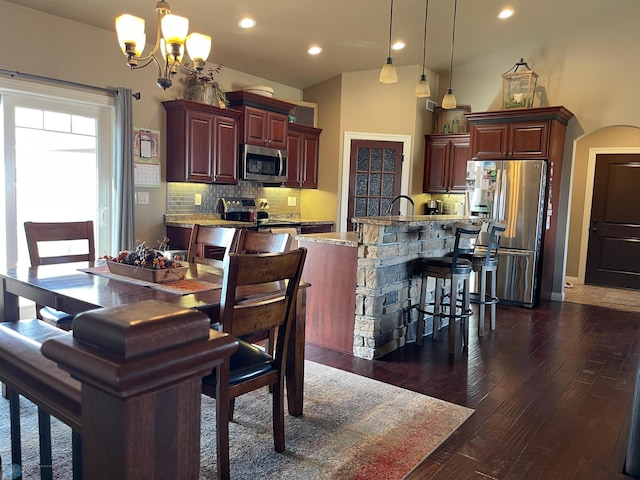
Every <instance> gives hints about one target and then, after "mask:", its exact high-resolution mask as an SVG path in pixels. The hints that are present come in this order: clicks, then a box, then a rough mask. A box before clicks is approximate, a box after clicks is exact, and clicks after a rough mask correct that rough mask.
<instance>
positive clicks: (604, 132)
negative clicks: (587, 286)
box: [566, 125, 640, 284]
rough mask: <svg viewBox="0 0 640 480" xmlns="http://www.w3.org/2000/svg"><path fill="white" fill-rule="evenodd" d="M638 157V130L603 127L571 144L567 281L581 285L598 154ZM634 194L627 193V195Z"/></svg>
mask: <svg viewBox="0 0 640 480" xmlns="http://www.w3.org/2000/svg"><path fill="white" fill-rule="evenodd" d="M627 153H628V154H639V155H640V128H638V127H633V126H626V125H615V126H609V127H603V128H601V129H598V130H596V131H594V132H590V133H588V134H585V135H583V136H582V137H580V138H578V139H577V140H576V141H575V142H574V158H573V171H572V192H571V208H570V221H569V235H568V241H567V265H566V277H567V280H568V281H571V282H575V283H577V284H584V282H585V274H586V264H587V251H588V242H589V230H590V226H591V207H592V204H593V186H594V179H595V170H596V159H597V156H598V155H600V154H627ZM633 194H636V192H629V195H633Z"/></svg>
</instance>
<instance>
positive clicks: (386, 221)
mask: <svg viewBox="0 0 640 480" xmlns="http://www.w3.org/2000/svg"><path fill="white" fill-rule="evenodd" d="M482 220H483V219H482V217H474V216H469V215H384V216H380V217H356V218H354V219H353V221H354V223H360V224H369V225H394V224H403V225H409V226H412V225H425V224H428V223H431V222H442V221H446V222H456V221H469V222H478V221H482Z"/></svg>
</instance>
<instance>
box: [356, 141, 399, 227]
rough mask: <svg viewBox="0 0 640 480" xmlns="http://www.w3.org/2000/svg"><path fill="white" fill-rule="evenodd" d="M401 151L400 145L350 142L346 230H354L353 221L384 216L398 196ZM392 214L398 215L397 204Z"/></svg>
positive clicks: (382, 142)
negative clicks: (354, 218) (356, 218)
mask: <svg viewBox="0 0 640 480" xmlns="http://www.w3.org/2000/svg"><path fill="white" fill-rule="evenodd" d="M402 148H403V144H402V142H385V141H379V140H352V141H351V158H350V173H349V211H348V216H347V230H353V224H352V223H351V218H353V217H375V216H378V215H386V212H387V208H388V207H389V204H390V203H391V200H392V199H393V197H395V196H396V195H399V194H400V187H401V181H402V160H403V151H402ZM407 208H408V207H407ZM391 213H392V214H394V215H398V213H399V205H398V203H396V204H395V205H394V210H393V211H392V212H391Z"/></svg>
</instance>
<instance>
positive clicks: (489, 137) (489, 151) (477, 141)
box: [471, 123, 509, 160]
mask: <svg viewBox="0 0 640 480" xmlns="http://www.w3.org/2000/svg"><path fill="white" fill-rule="evenodd" d="M471 142H472V148H471V157H472V158H474V159H478V160H503V159H505V158H507V150H508V145H509V143H508V142H509V125H508V124H506V123H502V124H493V125H472V126H471Z"/></svg>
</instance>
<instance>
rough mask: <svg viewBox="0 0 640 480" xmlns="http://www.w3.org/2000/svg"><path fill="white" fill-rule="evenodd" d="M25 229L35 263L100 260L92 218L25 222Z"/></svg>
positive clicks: (30, 255)
mask: <svg viewBox="0 0 640 480" xmlns="http://www.w3.org/2000/svg"><path fill="white" fill-rule="evenodd" d="M24 231H25V234H26V237H27V246H28V248H29V257H30V258H31V265H32V266H37V265H51V264H55V263H70V262H86V261H90V262H93V261H95V259H96V246H95V239H94V237H93V222H92V221H91V220H88V221H86V222H55V223H54V222H24ZM76 240H80V241H76ZM72 241H73V242H72ZM54 242H56V243H54ZM61 247H62V248H61ZM48 252H50V253H48ZM78 252H80V253H78Z"/></svg>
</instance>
